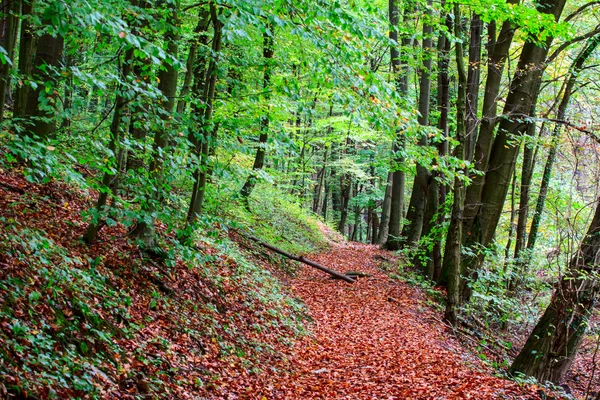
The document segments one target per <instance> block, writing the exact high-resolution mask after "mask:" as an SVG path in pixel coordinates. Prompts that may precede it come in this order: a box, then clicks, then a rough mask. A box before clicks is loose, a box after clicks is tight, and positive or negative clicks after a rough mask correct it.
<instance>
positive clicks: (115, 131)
mask: <svg viewBox="0 0 600 400" xmlns="http://www.w3.org/2000/svg"><path fill="white" fill-rule="evenodd" d="M132 59H133V49H129V50H127V51H126V52H125V57H124V60H123V64H122V65H121V80H123V81H124V80H126V79H127V76H128V75H129V73H130V72H131V61H132ZM123 92H124V86H123V85H122V84H121V85H119V88H118V90H117V97H116V99H115V110H114V111H113V117H112V121H111V123H110V129H109V130H110V142H109V144H108V150H109V153H110V154H111V155H112V159H111V160H110V161H109V162H110V164H109V165H108V166H107V167H108V168H107V169H106V172H104V175H103V176H102V187H101V189H100V194H99V195H98V200H97V202H96V210H95V214H96V215H95V216H94V218H93V219H92V221H91V222H90V224H89V225H88V227H87V230H86V231H85V234H84V235H83V239H84V240H85V241H86V242H87V243H92V242H93V241H94V240H95V239H96V236H97V235H98V231H99V230H100V228H101V227H102V225H103V224H104V219H103V218H102V217H103V215H104V213H105V210H104V208H105V207H106V203H107V200H108V196H109V194H111V193H112V192H113V191H114V189H115V182H116V179H117V175H118V174H119V171H120V169H121V168H120V165H119V162H120V160H119V158H118V157H116V155H117V154H118V153H119V147H120V144H121V121H122V119H123V114H124V113H125V106H126V104H127V98H126V97H125V96H124V94H123Z"/></svg>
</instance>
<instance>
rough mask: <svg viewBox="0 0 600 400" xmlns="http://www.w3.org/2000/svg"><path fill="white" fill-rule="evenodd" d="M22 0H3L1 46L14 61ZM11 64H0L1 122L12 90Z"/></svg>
mask: <svg viewBox="0 0 600 400" xmlns="http://www.w3.org/2000/svg"><path fill="white" fill-rule="evenodd" d="M20 3H21V2H20V0H2V4H1V7H2V10H3V12H4V13H5V17H4V18H3V20H2V21H1V23H0V35H1V36H0V46H1V47H3V48H4V49H5V50H6V53H7V55H8V58H9V59H10V61H11V62H14V53H15V45H16V43H17V29H16V27H17V26H18V23H17V22H18V18H19V17H18V15H19V12H20V8H21V4H20ZM9 70H10V64H9V63H8V62H6V63H2V64H0V122H2V121H3V120H4V106H5V103H6V98H7V94H8V93H9V90H10V75H9Z"/></svg>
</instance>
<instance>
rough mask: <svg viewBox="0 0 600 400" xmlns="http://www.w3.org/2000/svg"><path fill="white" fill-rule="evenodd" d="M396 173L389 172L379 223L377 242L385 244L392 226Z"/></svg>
mask: <svg viewBox="0 0 600 400" xmlns="http://www.w3.org/2000/svg"><path fill="white" fill-rule="evenodd" d="M393 176H394V173H393V172H388V175H387V180H386V186H385V194H384V195H383V203H382V204H381V222H380V223H379V230H378V232H377V238H376V241H375V243H376V244H384V243H385V242H386V241H387V237H388V229H389V226H390V211H391V207H390V206H391V204H392V185H393V183H392V179H393Z"/></svg>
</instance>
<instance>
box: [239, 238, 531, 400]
mask: <svg viewBox="0 0 600 400" xmlns="http://www.w3.org/2000/svg"><path fill="white" fill-rule="evenodd" d="M382 257H384V258H388V259H389V258H390V253H388V252H385V251H382V250H379V249H378V248H377V247H376V246H370V245H362V244H355V243H346V244H338V245H334V248H333V249H332V250H331V251H329V252H327V253H323V254H320V255H317V256H313V257H311V259H313V260H314V261H316V262H318V263H321V264H323V265H327V266H328V267H330V268H334V269H336V270H338V271H341V272H345V271H360V272H365V273H368V274H371V275H372V276H370V277H364V278H358V280H357V282H356V283H354V284H348V283H346V282H343V281H337V280H332V279H330V278H329V276H328V275H326V274H323V273H322V272H320V271H317V270H314V269H312V268H309V267H304V268H302V271H301V272H300V273H299V275H298V277H297V278H296V279H295V280H294V281H293V282H292V287H291V288H292V291H293V293H294V294H295V295H297V296H298V297H300V299H302V301H303V302H304V303H305V304H306V307H307V308H308V313H309V315H310V318H311V319H312V321H313V323H312V327H311V330H312V335H307V336H305V337H304V338H303V339H301V340H300V341H298V342H297V343H296V344H295V346H294V348H293V353H292V354H291V356H290V360H289V361H290V366H291V367H290V369H289V370H287V371H279V372H278V373H273V374H271V375H270V376H268V377H266V378H265V377H263V378H264V379H265V380H263V381H262V382H254V383H249V384H250V385H253V386H254V387H252V388H250V387H249V388H247V392H246V395H244V394H243V393H240V394H241V396H240V397H241V398H258V399H261V398H266V399H390V400H391V399H538V398H540V397H539V395H538V394H537V391H538V389H539V388H538V387H535V386H530V387H524V386H519V385H518V384H516V383H514V382H511V381H509V380H506V379H502V378H498V377H495V376H493V375H492V371H491V370H489V369H488V368H486V367H485V366H484V365H482V363H481V362H480V361H479V359H478V358H476V357H475V356H473V355H469V354H466V352H465V349H464V348H463V347H461V345H460V344H459V343H458V341H457V340H456V339H455V338H454V337H453V336H452V333H451V332H450V330H449V329H448V328H447V327H446V326H445V325H443V324H441V323H440V319H441V315H439V313H436V312H435V311H433V310H432V309H431V308H430V307H429V306H427V305H426V304H425V297H424V295H422V294H420V293H419V291H418V290H416V289H413V288H411V287H409V286H408V285H406V284H404V283H402V282H399V281H396V280H391V279H390V278H389V277H388V275H387V274H386V273H384V272H382V270H381V269H380V268H379V265H380V264H381V258H382ZM392 262H394V263H395V262H396V261H395V260H393V261H392ZM239 383H241V382H238V384H239ZM250 393H251V394H250ZM229 398H238V397H237V396H236V395H233V394H231V395H230V397H229Z"/></svg>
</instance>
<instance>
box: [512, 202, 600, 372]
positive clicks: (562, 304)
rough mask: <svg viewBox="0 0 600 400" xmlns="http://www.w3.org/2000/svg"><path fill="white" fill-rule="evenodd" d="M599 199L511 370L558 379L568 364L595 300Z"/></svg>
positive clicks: (599, 245) (599, 251) (599, 246)
mask: <svg viewBox="0 0 600 400" xmlns="http://www.w3.org/2000/svg"><path fill="white" fill-rule="evenodd" d="M599 257H600V203H598V204H597V205H596V211H595V214H594V218H593V220H592V223H591V224H590V227H589V229H588V232H587V234H586V235H585V237H584V238H583V240H582V242H581V245H580V246H579V249H578V250H577V253H575V255H574V256H573V257H572V258H571V261H570V263H569V267H568V270H567V271H566V273H565V275H564V276H563V278H562V279H560V281H559V282H558V284H557V285H556V290H555V292H554V294H553V295H552V299H551V300H550V304H549V305H548V308H546V311H545V312H544V315H543V316H542V318H541V319H540V320H539V321H538V323H537V325H536V326H535V328H534V329H533V331H532V332H531V335H530V336H529V338H528V339H527V342H526V343H525V345H524V346H523V349H522V350H521V352H520V353H519V355H518V356H517V358H516V359H515V361H514V362H513V364H512V366H511V367H510V372H511V373H513V374H514V373H516V372H520V373H523V374H525V375H529V376H533V377H535V378H536V379H538V380H539V381H540V382H544V381H550V382H554V383H559V382H560V380H561V379H562V378H563V377H564V375H565V373H566V372H567V371H568V369H569V367H570V366H571V364H572V362H573V359H574V357H575V355H576V354H577V350H578V348H579V345H580V344H581V341H582V339H583V336H584V334H585V331H586V329H587V326H588V320H589V317H590V315H591V312H592V309H593V306H594V304H595V303H596V301H597V296H598V289H599V288H600V286H599V285H598V278H597V276H598V275H597V274H598V259H599Z"/></svg>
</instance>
